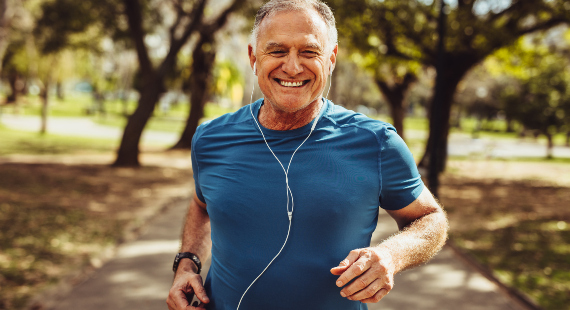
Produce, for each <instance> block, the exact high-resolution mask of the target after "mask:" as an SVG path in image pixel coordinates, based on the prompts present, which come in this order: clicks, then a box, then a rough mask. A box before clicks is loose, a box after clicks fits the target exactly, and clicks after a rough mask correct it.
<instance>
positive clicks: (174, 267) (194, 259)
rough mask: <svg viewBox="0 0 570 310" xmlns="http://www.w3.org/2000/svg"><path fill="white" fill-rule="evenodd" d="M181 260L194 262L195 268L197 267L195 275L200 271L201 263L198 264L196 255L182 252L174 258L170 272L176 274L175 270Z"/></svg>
mask: <svg viewBox="0 0 570 310" xmlns="http://www.w3.org/2000/svg"><path fill="white" fill-rule="evenodd" d="M183 258H189V259H191V260H192V261H193V262H194V264H196V267H198V271H197V272H196V273H197V274H199V273H200V272H201V271H202V263H201V262H200V259H199V258H198V256H196V254H194V253H190V252H182V253H178V254H176V257H175V258H174V264H173V265H172V271H174V273H176V270H178V265H179V264H180V260H181V259H183Z"/></svg>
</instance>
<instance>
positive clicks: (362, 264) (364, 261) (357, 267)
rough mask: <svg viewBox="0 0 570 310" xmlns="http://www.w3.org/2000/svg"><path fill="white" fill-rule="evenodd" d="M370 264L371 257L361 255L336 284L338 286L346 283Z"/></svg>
mask: <svg viewBox="0 0 570 310" xmlns="http://www.w3.org/2000/svg"><path fill="white" fill-rule="evenodd" d="M370 265H371V264H370V259H369V258H368V257H364V256H361V257H360V258H359V259H358V260H357V261H356V262H355V263H354V264H352V265H351V266H350V267H349V268H348V269H347V270H346V271H345V272H343V273H342V275H341V276H340V277H339V278H338V280H337V281H336V285H337V286H338V287H341V286H343V285H345V284H346V283H348V282H350V281H351V280H352V279H354V278H356V277H358V276H360V275H361V274H363V273H364V272H365V271H366V270H368V269H369V268H370Z"/></svg>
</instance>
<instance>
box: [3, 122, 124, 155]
mask: <svg viewBox="0 0 570 310" xmlns="http://www.w3.org/2000/svg"><path fill="white" fill-rule="evenodd" d="M118 143H119V141H114V140H106V139H88V138H78V137H67V136H57V135H52V134H45V135H41V134H39V133H34V132H23V131H17V130H11V129H8V128H6V127H4V126H2V124H0V156H1V155H9V154H70V153H77V152H109V151H113V150H115V149H116V148H117V147H118Z"/></svg>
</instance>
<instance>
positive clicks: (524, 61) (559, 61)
mask: <svg viewBox="0 0 570 310" xmlns="http://www.w3.org/2000/svg"><path fill="white" fill-rule="evenodd" d="M538 39H539V38H534V40H533V38H523V39H521V40H519V42H518V43H517V44H516V45H513V46H511V47H509V48H504V49H502V50H499V51H498V52H497V53H495V55H494V57H493V58H492V59H490V61H488V62H487V67H488V68H489V69H488V70H489V71H491V72H493V73H494V74H496V75H498V74H502V75H503V76H507V77H510V78H511V79H512V80H514V81H515V83H510V85H508V86H506V87H505V88H504V90H503V91H502V93H501V99H502V100H503V107H502V108H503V109H504V111H505V113H506V115H507V116H508V117H509V118H512V119H514V120H517V121H519V122H520V123H521V124H522V125H524V126H525V127H526V128H527V129H533V130H537V131H539V132H540V133H541V134H544V135H545V136H546V137H547V138H548V139H549V140H550V139H551V137H552V136H553V135H555V134H556V133H558V132H562V131H564V132H566V131H570V87H569V86H568V85H570V71H569V70H570V62H569V61H568V55H567V52H565V51H564V50H562V51H560V50H558V51H557V50H556V48H555V47H553V46H548V45H546V44H544V43H543V42H536V41H538Z"/></svg>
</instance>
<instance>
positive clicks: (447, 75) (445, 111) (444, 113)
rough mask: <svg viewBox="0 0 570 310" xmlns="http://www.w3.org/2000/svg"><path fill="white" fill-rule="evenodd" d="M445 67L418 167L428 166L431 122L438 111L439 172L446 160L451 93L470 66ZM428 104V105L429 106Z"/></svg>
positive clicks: (432, 137) (431, 134) (453, 92)
mask: <svg viewBox="0 0 570 310" xmlns="http://www.w3.org/2000/svg"><path fill="white" fill-rule="evenodd" d="M446 67H447V68H448V69H447V70H446V72H444V81H445V82H444V83H442V87H441V94H439V98H441V101H440V103H439V105H438V107H439V109H437V111H433V110H432V112H431V114H432V115H430V132H429V136H428V141H427V143H426V150H425V153H424V156H423V157H422V160H421V161H420V163H419V165H418V166H419V167H422V168H425V169H427V168H428V166H429V161H430V156H431V151H430V147H431V143H433V139H434V138H435V137H434V134H433V133H432V131H431V128H432V124H431V123H432V122H433V120H434V119H437V118H436V117H435V116H434V115H433V113H435V112H438V113H439V116H438V118H439V119H440V120H441V122H442V130H441V133H440V136H439V137H437V138H438V139H439V146H440V153H439V154H440V156H438V163H437V167H438V170H439V172H443V171H444V170H445V165H446V162H447V137H448V135H449V125H450V124H449V119H450V116H451V106H452V104H453V95H454V94H455V91H456V89H457V84H459V82H460V81H461V79H462V78H463V76H464V75H465V73H467V71H468V70H469V68H470V67H471V66H466V68H465V69H464V70H461V71H460V70H458V69H457V68H453V67H452V65H451V64H449V63H448V64H447V65H446ZM436 95H438V94H434V96H433V98H432V102H431V105H433V104H434V102H433V101H434V100H435V98H437V97H438V96H436ZM431 105H430V106H431Z"/></svg>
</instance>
